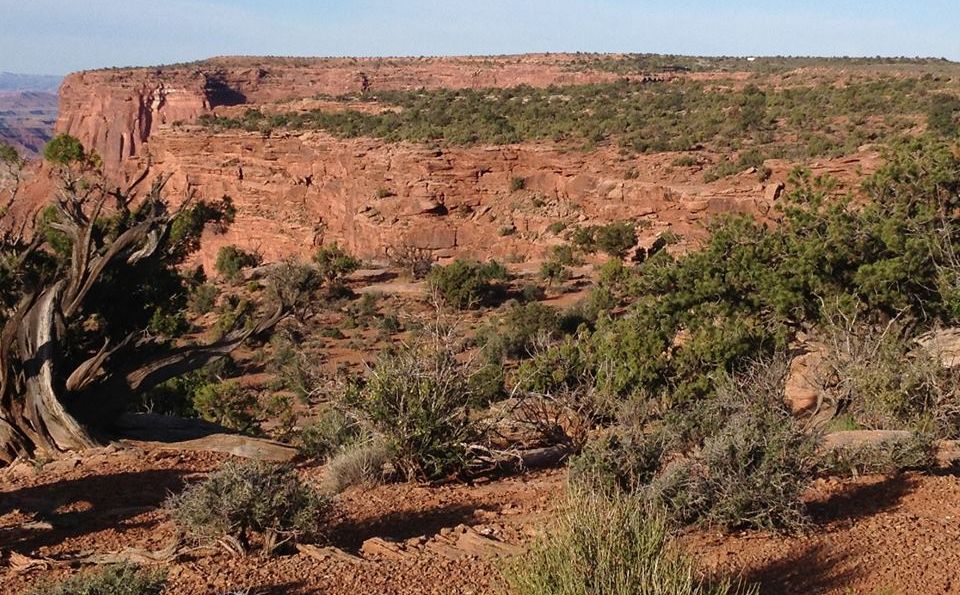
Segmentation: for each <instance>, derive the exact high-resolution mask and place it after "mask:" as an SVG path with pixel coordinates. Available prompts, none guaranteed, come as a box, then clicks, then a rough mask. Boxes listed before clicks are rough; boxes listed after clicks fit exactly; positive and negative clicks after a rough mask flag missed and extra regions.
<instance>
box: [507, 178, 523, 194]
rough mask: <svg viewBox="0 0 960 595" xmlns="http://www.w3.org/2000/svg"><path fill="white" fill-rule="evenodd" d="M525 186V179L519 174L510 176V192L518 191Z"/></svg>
mask: <svg viewBox="0 0 960 595" xmlns="http://www.w3.org/2000/svg"><path fill="white" fill-rule="evenodd" d="M526 187H527V181H526V180H525V179H524V178H523V177H521V176H514V177H512V178H510V192H519V191H520V190H523V189H524V188H526Z"/></svg>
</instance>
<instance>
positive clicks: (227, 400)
mask: <svg viewBox="0 0 960 595" xmlns="http://www.w3.org/2000/svg"><path fill="white" fill-rule="evenodd" d="M193 408H194V410H196V412H197V413H199V414H200V416H201V417H202V418H203V419H205V420H207V421H209V422H213V423H216V424H220V425H221V426H224V427H226V428H231V429H234V430H238V431H241V432H246V431H249V430H251V429H252V428H254V427H255V425H256V422H257V412H258V403H257V398H256V396H254V395H253V394H251V393H250V392H249V391H246V390H244V389H243V387H241V386H240V385H239V384H238V383H237V382H235V381H230V382H222V383H217V384H205V385H203V386H201V387H199V388H198V389H197V390H196V392H195V393H194V395H193Z"/></svg>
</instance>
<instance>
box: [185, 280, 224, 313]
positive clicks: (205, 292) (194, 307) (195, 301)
mask: <svg viewBox="0 0 960 595" xmlns="http://www.w3.org/2000/svg"><path fill="white" fill-rule="evenodd" d="M219 295H220V290H219V289H217V287H216V286H215V285H212V284H210V283H202V284H200V285H197V286H196V287H194V288H193V289H192V290H190V297H189V298H188V300H187V306H188V307H189V308H190V311H191V312H193V313H194V314H197V315H202V314H208V313H210V312H212V311H213V309H214V307H215V306H216V305H217V297H219Z"/></svg>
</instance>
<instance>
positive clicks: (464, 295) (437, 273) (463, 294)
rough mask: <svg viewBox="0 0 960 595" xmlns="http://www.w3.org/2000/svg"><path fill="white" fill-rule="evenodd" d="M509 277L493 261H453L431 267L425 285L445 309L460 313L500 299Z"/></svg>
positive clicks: (499, 265)
mask: <svg viewBox="0 0 960 595" xmlns="http://www.w3.org/2000/svg"><path fill="white" fill-rule="evenodd" d="M508 278H509V275H508V273H507V269H506V268H504V267H503V265H501V264H500V263H498V262H497V261H495V260H491V261H489V262H486V263H480V262H477V261H471V260H455V261H454V262H453V263H451V264H449V265H447V266H444V267H434V268H433V270H431V271H430V274H429V275H427V284H428V286H429V287H430V289H431V290H432V291H435V292H436V293H437V294H438V295H439V296H440V297H441V298H442V299H443V301H444V303H446V304H447V305H448V306H450V307H452V308H458V309H461V310H462V309H468V308H476V307H479V306H482V305H489V304H491V303H494V302H496V301H498V300H499V299H501V298H502V297H503V295H504V293H505V290H504V288H503V285H502V282H503V281H506V280H507V279H508Z"/></svg>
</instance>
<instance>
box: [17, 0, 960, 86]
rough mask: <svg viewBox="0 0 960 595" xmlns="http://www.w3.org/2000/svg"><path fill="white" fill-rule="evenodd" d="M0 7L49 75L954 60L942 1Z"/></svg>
mask: <svg viewBox="0 0 960 595" xmlns="http://www.w3.org/2000/svg"><path fill="white" fill-rule="evenodd" d="M0 14H3V15H4V22H3V25H2V26H0V30H2V31H3V35H0V71H8V72H15V73H48V74H51V75H56V76H63V75H66V74H68V73H71V72H76V71H83V70H96V69H101V68H122V67H127V66H131V65H143V66H154V65H162V64H170V63H184V62H190V61H195V60H197V59H198V58H197V57H198V56H233V55H242V56H291V57H293V56H302V57H323V56H327V57H401V56H410V57H416V56H469V55H475V56H476V55H493V56H495V55H515V54H529V53H576V52H577V51H578V50H579V51H580V52H583V53H653V54H668V55H683V56H739V57H748V56H778V55H779V56H798V57H801V56H810V57H842V56H850V57H863V58H871V57H876V56H882V57H904V56H910V57H912V56H930V57H936V58H945V59H948V60H952V61H956V60H960V37H958V36H957V35H956V31H957V30H960V6H957V3H956V2H955V1H954V0H915V1H914V2H912V3H911V4H910V5H909V6H904V5H903V3H898V2H895V1H894V0H873V1H870V2H867V1H863V0H808V1H807V2H805V3H803V4H802V5H800V6H798V5H797V3H795V2H788V1H787V0H766V1H765V2H762V3H757V2H748V1H747V0H725V1H724V2H716V1H711V0H672V1H670V2H667V1H666V0H589V1H588V0H522V1H521V0H485V2H483V3H477V2H471V1H469V0H445V1H443V2H440V1H438V0H350V1H347V0H325V1H323V2H317V1H316V0H276V1H274V2H271V3H269V4H267V3H263V2H257V1H256V0H166V1H165V2H163V3H155V2H147V1H145V0H86V1H85V2H77V3H64V2H62V0H31V1H30V2H23V1H22V0H0ZM573 48H576V49H573ZM200 59H203V58H200Z"/></svg>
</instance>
